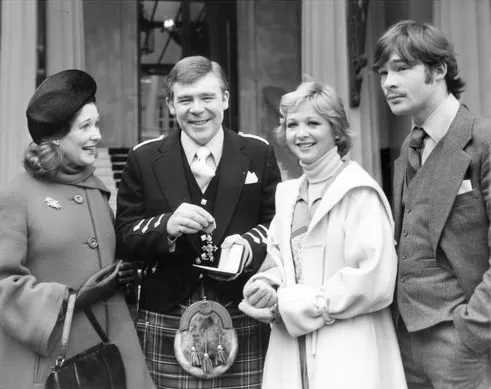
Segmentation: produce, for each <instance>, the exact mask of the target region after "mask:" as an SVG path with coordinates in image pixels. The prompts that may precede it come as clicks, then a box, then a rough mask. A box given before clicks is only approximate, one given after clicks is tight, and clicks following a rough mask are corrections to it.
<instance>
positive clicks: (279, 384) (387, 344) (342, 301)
mask: <svg viewBox="0 0 491 389" xmlns="http://www.w3.org/2000/svg"><path fill="white" fill-rule="evenodd" d="M347 163H348V166H346V167H345V168H344V169H343V170H342V171H341V172H340V173H339V175H338V176H337V177H336V178H335V180H334V181H333V182H332V184H331V186H330V187H329V188H328V189H327V191H326V192H325V194H324V195H323V198H322V200H321V201H320V203H319V206H318V208H317V210H316V211H315V213H314V215H313V216H312V219H311V221H310V223H309V225H308V227H307V231H306V233H305V237H304V239H303V244H302V253H301V257H302V258H303V259H304V260H302V275H303V282H302V283H298V284H297V283H296V280H295V266H294V262H293V254H292V251H291V225H292V218H293V212H294V207H295V203H296V200H297V197H298V193H299V189H300V188H301V186H302V182H303V181H304V180H305V176H302V177H300V178H299V179H295V180H289V181H286V182H283V183H281V184H280V185H278V190H277V194H276V197H277V200H276V204H277V206H276V215H275V217H274V219H273V221H272V222H271V226H270V231H269V238H268V240H269V241H268V258H267V260H266V261H267V262H265V266H264V268H266V267H267V265H270V263H271V262H274V263H275V264H276V266H271V267H270V268H269V269H267V270H265V271H264V272H262V270H263V269H261V270H260V271H259V272H258V273H257V274H255V275H254V276H253V277H252V278H251V281H250V282H252V281H254V280H255V279H263V280H265V281H266V282H268V283H270V284H272V285H274V286H278V287H279V288H278V307H279V312H280V314H281V319H280V320H279V321H276V322H274V323H273V324H272V327H271V336H270V342H269V346H268V351H267V355H266V362H265V367H264V376H263V388H265V389H280V388H291V389H300V388H302V382H301V374H300V363H299V360H300V359H299V346H298V339H297V337H298V336H301V335H306V350H307V351H306V362H307V367H308V382H309V388H310V389H322V388H331V387H332V388H344V389H358V388H367V389H405V388H406V383H405V377H404V372H403V367H402V361H401V356H400V353H399V347H398V344H397V339H396V334H395V330H394V325H393V322H392V318H391V314H390V310H389V308H388V306H389V305H390V304H391V302H392V298H393V293H394V285H395V275H396V272H397V259H396V253H395V249H394V245H393V239H392V234H393V221H392V215H391V210H390V207H389V203H388V201H387V199H386V198H385V195H384V193H383V192H382V190H381V189H380V187H379V185H378V184H377V183H376V182H375V181H374V180H373V179H372V178H371V177H370V176H369V175H368V173H366V172H365V171H364V170H363V169H362V168H361V167H360V166H359V165H358V164H357V163H356V162H347ZM280 199H281V200H280ZM272 260H273V261H272ZM319 294H321V295H323V296H325V299H326V300H327V310H328V313H329V315H330V316H331V318H333V319H335V321H334V323H331V324H327V325H326V324H325V322H324V319H323V317H322V316H321V315H320V313H319V312H318V311H317V310H316V309H315V302H316V296H318V295H319Z"/></svg>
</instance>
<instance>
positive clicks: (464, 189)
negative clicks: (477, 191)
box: [457, 180, 472, 195]
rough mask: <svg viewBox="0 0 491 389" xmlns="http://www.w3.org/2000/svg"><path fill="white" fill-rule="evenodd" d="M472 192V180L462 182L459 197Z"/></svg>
mask: <svg viewBox="0 0 491 389" xmlns="http://www.w3.org/2000/svg"><path fill="white" fill-rule="evenodd" d="M471 190H472V184H471V180H464V181H462V185H460V188H459V191H458V192H457V195H460V194H463V193H467V192H470V191H471Z"/></svg>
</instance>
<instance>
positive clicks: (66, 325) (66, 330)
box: [55, 290, 109, 368]
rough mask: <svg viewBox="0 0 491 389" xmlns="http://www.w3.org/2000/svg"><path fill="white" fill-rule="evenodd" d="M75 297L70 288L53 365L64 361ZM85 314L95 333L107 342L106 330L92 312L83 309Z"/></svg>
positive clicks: (61, 363)
mask: <svg viewBox="0 0 491 389" xmlns="http://www.w3.org/2000/svg"><path fill="white" fill-rule="evenodd" d="M76 299H77V292H75V291H73V290H70V292H69V294H68V303H67V308H66V314H65V322H64V323H63V331H62V334H61V344H60V354H59V355H58V358H56V364H55V367H57V368H60V367H61V366H62V365H63V362H65V357H66V353H67V350H68V339H70V329H71V327H72V320H73V313H74V311H75V300H76ZM84 313H85V316H87V319H89V322H90V324H92V327H94V330H95V331H96V332H97V335H99V337H100V338H101V340H102V342H103V343H109V338H108V336H107V334H106V332H105V331H104V330H103V329H102V327H101V325H100V324H99V322H98V321H97V319H96V317H95V315H94V313H93V312H92V311H91V310H90V308H86V309H84Z"/></svg>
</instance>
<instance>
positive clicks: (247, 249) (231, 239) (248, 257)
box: [220, 234, 252, 272]
mask: <svg viewBox="0 0 491 389" xmlns="http://www.w3.org/2000/svg"><path fill="white" fill-rule="evenodd" d="M233 244H240V245H241V246H243V247H244V260H243V261H242V268H241V269H240V272H242V270H243V268H244V267H246V266H248V265H249V264H250V263H251V261H252V249H251V245H250V244H249V242H248V241H247V240H245V239H244V238H243V237H242V236H240V235H239V234H234V235H229V236H227V237H226V238H225V239H224V241H223V243H222V245H221V246H220V247H221V249H222V251H223V250H225V249H227V248H229V247H230V246H232V245H233Z"/></svg>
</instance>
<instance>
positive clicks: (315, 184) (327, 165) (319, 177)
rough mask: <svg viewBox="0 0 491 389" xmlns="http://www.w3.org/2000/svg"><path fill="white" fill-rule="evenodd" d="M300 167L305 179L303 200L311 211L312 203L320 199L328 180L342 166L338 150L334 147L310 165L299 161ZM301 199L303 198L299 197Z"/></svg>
mask: <svg viewBox="0 0 491 389" xmlns="http://www.w3.org/2000/svg"><path fill="white" fill-rule="evenodd" d="M300 166H301V167H302V169H303V172H304V174H305V176H306V177H307V180H306V184H307V185H306V186H307V187H306V188H305V189H306V190H307V193H306V195H307V196H306V197H307V198H306V199H305V198H304V200H307V202H308V205H309V209H311V207H312V205H313V204H314V202H315V201H316V200H318V199H319V198H321V197H322V194H323V191H324V189H325V188H326V185H328V184H329V180H330V178H332V177H333V176H334V175H335V174H336V173H337V172H338V171H339V169H340V168H341V167H342V166H343V161H342V160H341V157H340V156H339V154H338V148H337V147H334V148H332V149H331V150H329V151H328V152H327V153H326V154H325V155H323V156H322V157H320V158H319V159H318V160H316V161H314V162H312V163H309V164H305V163H302V162H301V161H300ZM305 189H304V190H305ZM301 197H303V196H302V195H301Z"/></svg>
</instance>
